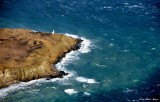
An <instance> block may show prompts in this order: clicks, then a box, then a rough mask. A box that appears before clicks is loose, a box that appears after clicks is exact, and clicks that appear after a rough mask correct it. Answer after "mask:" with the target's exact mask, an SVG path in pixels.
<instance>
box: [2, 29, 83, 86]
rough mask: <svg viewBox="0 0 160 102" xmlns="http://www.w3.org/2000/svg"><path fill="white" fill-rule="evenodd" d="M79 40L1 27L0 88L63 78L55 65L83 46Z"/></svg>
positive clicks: (60, 35) (61, 72) (62, 74)
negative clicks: (26, 82) (24, 82)
mask: <svg viewBox="0 0 160 102" xmlns="http://www.w3.org/2000/svg"><path fill="white" fill-rule="evenodd" d="M80 42H81V40H80V39H75V38H72V37H68V36H66V35H62V34H50V33H43V32H33V31H32V30H27V29H8V28H5V29H0V88H2V87H6V86H9V85H11V84H13V83H17V82H20V81H30V80H33V79H38V78H43V77H46V78H48V77H52V78H53V77H63V76H64V75H67V73H65V72H63V71H58V70H57V69H56V68H55V66H54V65H55V64H56V63H57V62H58V61H59V60H60V59H61V58H62V57H63V56H65V54H66V53H68V52H69V51H71V50H76V49H78V48H79V46H80Z"/></svg>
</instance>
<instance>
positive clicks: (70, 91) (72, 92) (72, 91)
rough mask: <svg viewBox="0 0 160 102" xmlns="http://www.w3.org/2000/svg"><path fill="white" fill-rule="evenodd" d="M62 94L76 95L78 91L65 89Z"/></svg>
mask: <svg viewBox="0 0 160 102" xmlns="http://www.w3.org/2000/svg"><path fill="white" fill-rule="evenodd" d="M64 92H65V93H67V94H69V95H72V94H77V93H78V91H75V90H74V89H65V90H64Z"/></svg>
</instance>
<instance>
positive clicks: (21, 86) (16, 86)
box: [0, 78, 45, 98]
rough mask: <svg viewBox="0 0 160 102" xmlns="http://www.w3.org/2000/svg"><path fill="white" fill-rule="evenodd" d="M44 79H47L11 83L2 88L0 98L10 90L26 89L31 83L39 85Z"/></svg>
mask: <svg viewBox="0 0 160 102" xmlns="http://www.w3.org/2000/svg"><path fill="white" fill-rule="evenodd" d="M44 81H45V79H44V78H42V79H38V80H32V81H29V82H20V83H17V84H13V85H11V86H9V87H7V88H3V89H0V98H2V97H5V96H6V95H8V94H9V93H10V92H13V91H15V90H20V89H24V88H26V87H28V86H30V85H33V84H36V85H38V84H39V83H40V82H44ZM37 82H38V83H37Z"/></svg>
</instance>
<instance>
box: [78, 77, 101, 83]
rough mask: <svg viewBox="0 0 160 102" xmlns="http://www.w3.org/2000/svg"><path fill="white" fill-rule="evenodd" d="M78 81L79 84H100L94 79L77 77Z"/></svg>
mask: <svg viewBox="0 0 160 102" xmlns="http://www.w3.org/2000/svg"><path fill="white" fill-rule="evenodd" d="M76 80H77V81H78V82H83V83H89V84H95V83H98V82H96V81H95V80H94V79H89V78H85V77H77V78H76Z"/></svg>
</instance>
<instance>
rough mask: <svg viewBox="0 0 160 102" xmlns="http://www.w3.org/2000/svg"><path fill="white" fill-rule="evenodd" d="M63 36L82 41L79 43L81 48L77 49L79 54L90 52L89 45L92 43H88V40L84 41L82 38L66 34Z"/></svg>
mask: <svg viewBox="0 0 160 102" xmlns="http://www.w3.org/2000/svg"><path fill="white" fill-rule="evenodd" d="M65 35H67V36H70V37H73V38H80V39H82V40H83V41H82V42H81V47H80V49H78V51H79V52H80V53H88V52H90V51H91V47H92V46H91V44H92V42H91V41H90V40H88V39H86V38H84V37H79V36H78V35H73V34H68V33H66V34H65Z"/></svg>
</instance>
